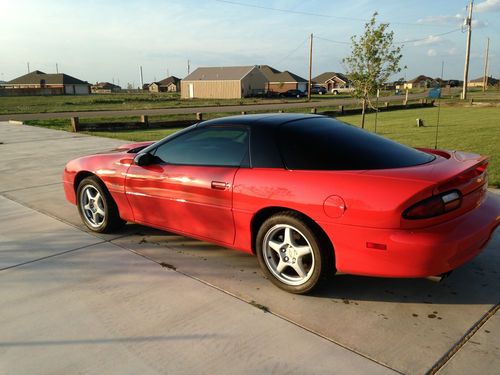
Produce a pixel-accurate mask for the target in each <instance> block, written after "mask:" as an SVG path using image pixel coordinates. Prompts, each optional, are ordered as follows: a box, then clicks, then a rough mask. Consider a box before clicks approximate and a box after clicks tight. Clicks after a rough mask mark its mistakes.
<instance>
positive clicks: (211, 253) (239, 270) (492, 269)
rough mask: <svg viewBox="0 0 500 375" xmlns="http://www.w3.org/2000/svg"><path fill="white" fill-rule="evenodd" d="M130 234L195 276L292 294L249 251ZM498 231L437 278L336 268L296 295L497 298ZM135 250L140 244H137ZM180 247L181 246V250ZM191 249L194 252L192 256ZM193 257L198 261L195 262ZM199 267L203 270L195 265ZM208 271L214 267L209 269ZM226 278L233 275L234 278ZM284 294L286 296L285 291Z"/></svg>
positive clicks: (148, 231) (233, 288)
mask: <svg viewBox="0 0 500 375" xmlns="http://www.w3.org/2000/svg"><path fill="white" fill-rule="evenodd" d="M122 233H123V234H124V235H125V236H124V237H126V235H127V234H129V235H130V236H131V238H130V239H131V240H133V241H134V242H135V246H137V245H139V246H140V245H141V244H144V246H145V249H146V248H147V246H148V245H149V246H151V245H154V246H158V247H160V248H161V253H160V254H161V255H160V256H161V257H162V259H163V257H164V258H165V259H167V260H168V258H169V257H170V255H172V257H173V255H174V254H172V253H175V256H180V255H182V254H184V255H185V256H186V257H189V259H190V261H189V262H188V263H189V267H190V268H187V269H185V270H184V269H183V273H186V274H190V272H191V271H193V272H196V277H198V278H200V279H202V280H203V281H206V282H208V283H210V284H213V285H215V286H216V287H220V288H221V289H223V290H227V291H229V292H231V293H235V294H237V295H241V296H245V295H251V299H255V297H258V295H259V294H261V293H266V294H272V295H276V294H277V293H279V294H283V295H282V296H281V297H280V298H286V296H289V297H290V299H293V298H294V296H295V295H293V294H289V293H287V292H284V291H282V290H280V289H278V288H276V287H275V286H274V285H272V283H271V282H270V281H269V280H267V279H266V278H265V277H264V276H263V275H262V272H260V270H259V266H258V262H257V258H256V257H254V256H249V254H248V253H245V252H240V251H235V250H231V249H227V248H223V247H220V246H217V245H213V244H209V243H207V242H202V241H198V240H193V239H191V238H188V237H183V236H179V235H177V234H174V233H169V232H165V231H161V230H158V229H154V228H149V227H145V226H141V225H137V224H129V225H127V228H126V229H124V230H123V231H122ZM499 243H500V236H498V235H497V236H496V238H494V239H493V240H492V241H491V242H490V244H489V246H488V247H487V248H486V249H485V250H484V251H483V252H482V253H480V255H479V256H478V257H476V258H475V259H473V260H472V261H471V262H469V263H467V264H465V265H464V266H462V267H459V268H458V269H456V270H455V271H453V272H452V273H451V274H450V275H449V277H447V278H444V279H443V280H442V281H441V282H439V283H438V282H434V281H431V280H428V279H421V278H417V279H407V278H381V277H368V276H356V275H347V274H337V275H335V276H334V277H332V278H331V280H328V281H327V282H325V283H323V284H322V285H321V286H320V287H318V288H317V289H316V290H315V291H314V292H313V293H311V294H309V295H307V296H300V297H299V298H314V299H334V300H337V301H341V302H343V303H345V304H348V303H356V302H359V301H374V302H399V303H419V304H421V303H423V304H497V303H499V302H500V272H498V271H497V269H498V268H499V265H500V256H499V255H498V254H497V253H498V252H497V251H495V249H498V244H499ZM138 249H139V251H138V252H141V250H140V247H139V248H138ZM180 250H182V251H180ZM193 255H194V256H193ZM197 262H198V263H197ZM201 269H203V271H200V270H201ZM212 271H213V272H212ZM228 280H238V281H241V282H238V283H237V284H235V283H231V282H229V281H228ZM284 296H285V297H284Z"/></svg>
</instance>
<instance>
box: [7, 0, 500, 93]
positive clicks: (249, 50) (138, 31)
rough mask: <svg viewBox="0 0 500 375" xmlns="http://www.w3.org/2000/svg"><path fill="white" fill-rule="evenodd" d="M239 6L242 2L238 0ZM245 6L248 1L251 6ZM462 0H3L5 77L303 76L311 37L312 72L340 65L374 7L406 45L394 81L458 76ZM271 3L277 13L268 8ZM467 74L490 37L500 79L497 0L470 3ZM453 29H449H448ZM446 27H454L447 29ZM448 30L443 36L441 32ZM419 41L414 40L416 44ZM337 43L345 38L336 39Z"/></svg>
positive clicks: (475, 69) (476, 72) (477, 70)
mask: <svg viewBox="0 0 500 375" xmlns="http://www.w3.org/2000/svg"><path fill="white" fill-rule="evenodd" d="M242 4H243V5H242ZM245 5H246V6H245ZM466 5H467V1H466V0H458V1H457V0H446V1H444V0H443V1H438V0H434V1H427V0H423V1H414V0H413V1H406V0H400V1H388V0H387V1H386V0H379V1H366V0H365V1H363V0H361V1H353V0H350V1H344V0H328V1H327V0H268V1H260V0H234V1H222V0H204V1H195V0H162V1H160V0H149V1H148V0H144V1H131V0H122V1H118V0H108V1H97V0H86V1H80V0H73V1H70V0H67V1H63V0H59V1H56V0H37V1H35V0H15V1H13V0H0V16H1V17H0V19H1V22H0V50H1V52H0V80H10V79H13V78H15V77H17V76H20V75H22V74H25V73H26V72H27V67H26V62H30V67H31V70H34V69H38V70H42V71H45V72H46V73H51V72H55V64H56V62H57V63H58V64H59V71H60V72H64V73H67V74H70V75H73V76H75V77H77V78H80V79H83V80H87V81H89V82H95V81H110V82H111V81H112V80H113V79H114V80H115V82H118V81H119V82H120V84H121V85H122V86H126V84H127V83H133V84H134V85H135V86H137V85H138V83H139V66H140V65H142V66H143V71H144V81H145V82H151V81H153V80H155V79H156V80H160V79H162V78H165V77H166V76H167V73H169V74H170V75H172V74H173V75H176V76H178V77H181V78H182V77H184V76H185V75H186V72H187V60H188V59H189V60H190V61H191V71H192V70H194V69H195V68H196V67H199V66H230V65H255V64H268V65H271V66H273V67H276V68H277V69H280V70H290V71H292V72H294V73H296V74H299V75H301V76H304V77H306V76H307V74H308V73H307V72H308V67H307V64H308V42H307V38H308V35H309V34H310V33H314V35H315V36H317V38H315V40H314V55H313V56H314V57H313V75H316V74H320V73H322V72H324V71H340V72H342V71H343V67H342V63H341V60H342V58H343V57H345V56H347V55H348V54H349V52H350V46H349V44H348V43H346V42H349V40H350V37H351V36H352V35H356V34H357V35H359V34H361V33H362V31H363V26H364V22H365V20H367V19H369V18H370V16H371V14H372V13H373V12H374V11H378V13H379V17H378V19H379V20H380V21H383V22H388V23H390V24H391V29H392V30H393V31H394V33H395V41H397V42H405V41H406V42H405V43H404V49H403V54H404V58H403V60H402V65H403V66H404V65H406V66H407V68H406V69H405V70H403V71H402V72H401V73H400V74H397V76H395V77H393V78H399V77H405V76H406V78H407V79H411V78H413V77H414V76H416V75H418V74H426V75H430V76H432V77H438V76H439V75H440V73H441V62H442V61H444V64H445V66H444V70H445V71H444V77H445V78H457V79H461V78H462V75H463V64H464V56H465V40H466V34H465V33H462V32H461V31H460V30H459V29H460V25H461V24H462V22H463V16H464V15H465V12H466V10H465V7H466ZM263 7H264V8H266V7H268V8H275V9H280V10H282V11H280V10H271V9H263ZM474 9H475V12H474V17H473V18H474V20H475V21H474V25H473V33H472V48H471V65H470V77H472V78H475V77H479V76H482V74H483V59H484V49H485V45H486V38H487V37H488V36H489V37H490V38H491V41H490V69H489V72H490V75H493V76H496V77H497V78H498V77H499V76H500V53H499V51H498V49H499V47H500V26H499V25H498V23H496V24H495V18H497V17H498V16H500V0H476V2H475V5H474ZM448 32H450V33H448ZM444 33H448V34H444ZM442 34H443V35H442ZM415 40H417V41H415ZM337 42H340V43H337Z"/></svg>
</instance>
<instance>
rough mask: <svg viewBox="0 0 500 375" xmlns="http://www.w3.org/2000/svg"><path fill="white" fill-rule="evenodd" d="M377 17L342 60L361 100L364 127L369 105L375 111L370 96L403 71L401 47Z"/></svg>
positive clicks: (373, 18) (374, 14) (367, 24)
mask: <svg viewBox="0 0 500 375" xmlns="http://www.w3.org/2000/svg"><path fill="white" fill-rule="evenodd" d="M377 15H378V13H377V12H375V13H373V16H372V18H371V19H370V21H368V22H367V23H366V24H365V32H364V34H363V35H362V36H361V37H360V38H359V40H358V39H357V37H356V35H354V36H353V37H351V42H352V50H351V55H350V56H349V57H346V58H344V59H343V60H342V62H343V63H344V65H345V68H346V73H347V76H348V77H349V79H350V80H351V82H352V85H353V87H354V92H353V95H354V96H355V97H356V98H358V99H360V101H361V105H362V112H361V113H362V119H361V127H362V128H364V127H365V111H366V106H367V104H368V105H369V106H370V107H372V108H373V105H372V104H371V102H370V95H374V94H376V92H377V90H378V89H379V88H380V86H381V85H382V84H383V83H385V82H386V81H387V79H388V78H389V77H390V76H391V75H392V74H394V73H397V72H400V71H401V68H400V67H399V61H400V60H401V57H403V55H402V54H401V47H396V46H394V44H393V38H394V32H393V31H388V27H389V24H388V23H381V24H379V25H376V17H377Z"/></svg>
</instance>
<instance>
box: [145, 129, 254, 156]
mask: <svg viewBox="0 0 500 375" xmlns="http://www.w3.org/2000/svg"><path fill="white" fill-rule="evenodd" d="M247 152H248V130H247V129H246V128H243V127H208V128H200V129H195V130H193V131H191V132H188V133H186V134H182V135H180V136H178V137H175V138H174V139H172V140H171V141H168V142H166V143H164V144H163V145H161V146H160V147H158V149H157V150H156V152H155V156H157V157H159V158H160V159H161V160H162V161H163V162H165V163H170V164H187V165H214V166H239V165H240V164H241V161H242V160H243V158H244V157H245V156H246V154H247Z"/></svg>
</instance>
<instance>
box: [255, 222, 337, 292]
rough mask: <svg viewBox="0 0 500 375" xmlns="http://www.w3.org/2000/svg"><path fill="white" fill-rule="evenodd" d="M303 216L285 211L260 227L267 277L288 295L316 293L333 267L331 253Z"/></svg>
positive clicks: (260, 256) (258, 243)
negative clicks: (289, 293) (315, 290)
mask: <svg viewBox="0 0 500 375" xmlns="http://www.w3.org/2000/svg"><path fill="white" fill-rule="evenodd" d="M321 245H324V241H323V240H322V237H321V236H320V235H319V233H317V231H316V230H314V229H313V228H311V226H309V225H308V224H307V223H306V221H305V220H303V219H302V218H301V216H300V215H298V214H296V213H294V212H283V213H279V214H276V215H274V216H271V217H270V218H269V219H267V220H266V221H265V222H264V223H263V224H262V225H261V227H260V229H259V232H258V234H257V238H256V251H257V257H258V259H259V264H260V267H261V268H262V270H263V272H264V274H265V275H266V276H267V277H268V278H269V279H270V280H271V281H272V282H273V283H274V284H275V285H277V286H278V287H280V288H281V289H284V290H286V291H288V292H292V293H297V294H304V293H308V292H310V291H312V290H313V289H314V288H315V287H316V286H317V285H318V284H319V283H320V281H322V280H323V279H324V278H325V276H327V274H329V273H330V271H331V270H332V268H333V262H332V261H331V259H332V257H331V254H329V253H328V252H329V251H331V248H330V247H329V246H322V247H323V249H321Z"/></svg>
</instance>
